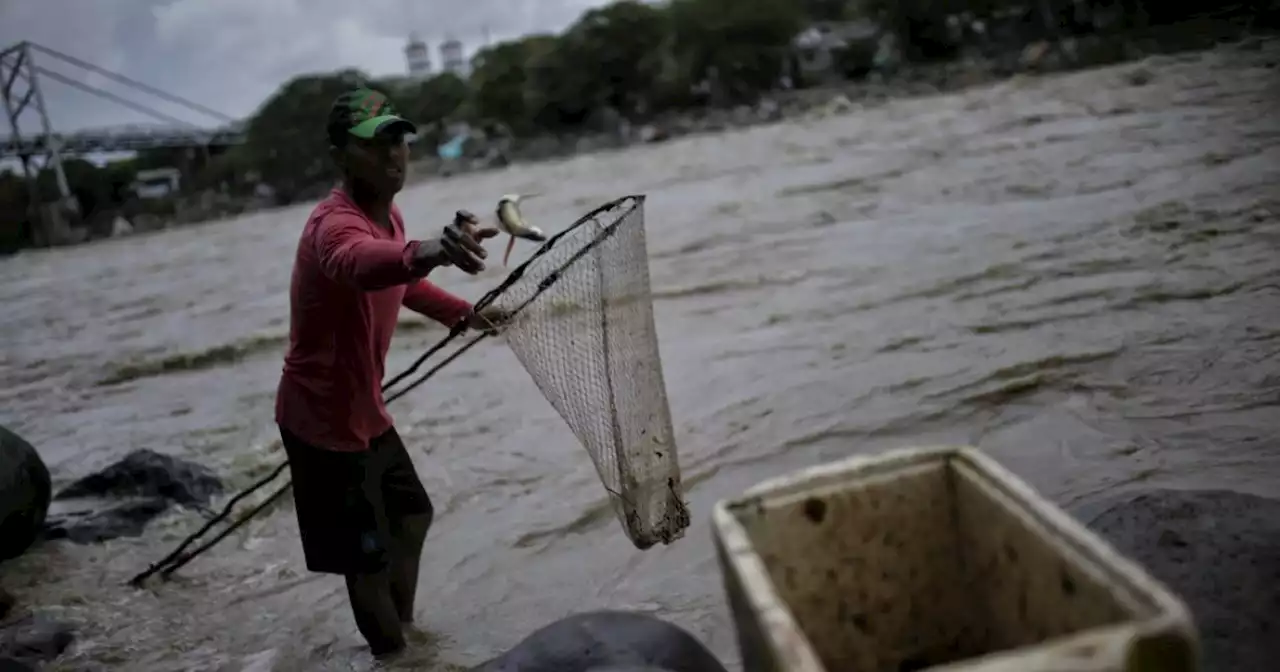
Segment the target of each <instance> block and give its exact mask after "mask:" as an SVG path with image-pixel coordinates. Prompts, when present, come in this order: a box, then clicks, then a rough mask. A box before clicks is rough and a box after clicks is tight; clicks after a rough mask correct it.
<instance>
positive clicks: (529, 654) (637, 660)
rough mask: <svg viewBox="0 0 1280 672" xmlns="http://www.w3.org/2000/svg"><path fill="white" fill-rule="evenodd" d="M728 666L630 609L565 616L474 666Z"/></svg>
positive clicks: (717, 671) (635, 671)
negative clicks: (628, 610) (491, 658)
mask: <svg viewBox="0 0 1280 672" xmlns="http://www.w3.org/2000/svg"><path fill="white" fill-rule="evenodd" d="M641 670H650V671H663V672H726V670H725V667H724V665H723V664H721V663H720V661H719V660H717V659H716V657H715V655H714V654H712V653H711V652H710V651H709V650H707V648H706V647H705V646H703V645H702V643H701V642H699V641H698V640H697V638H695V637H694V636H693V635H691V634H689V633H688V632H687V631H685V630H684V629H683V628H680V627H679V626H676V625H674V624H672V623H668V622H666V621H664V620H662V619H660V618H657V617H654V616H648V615H645V614H638V613H633V612H626V611H588V612H584V613H580V614H572V615H570V616H566V617H564V618H562V619H560V620H558V621H555V622H554V623H551V624H550V625H547V626H546V627H543V628H541V629H539V630H537V631H535V632H534V633H533V634H531V635H529V636H528V637H525V638H524V639H523V640H521V641H520V643H519V644H516V645H515V647H513V648H512V649H511V650H510V651H508V652H507V653H505V654H503V655H501V656H499V657H497V658H495V659H493V660H491V661H489V662H487V663H485V664H483V665H481V666H480V667H477V668H475V669H474V670H473V672H624V671H626V672H640V671H641Z"/></svg>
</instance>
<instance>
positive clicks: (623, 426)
mask: <svg viewBox="0 0 1280 672" xmlns="http://www.w3.org/2000/svg"><path fill="white" fill-rule="evenodd" d="M493 303H494V305H497V306H498V307H500V308H503V309H504V310H506V311H509V312H510V313H513V314H514V317H513V318H512V320H511V321H510V323H509V324H508V325H506V326H505V327H504V328H503V335H504V336H505V337H506V341H507V343H508V345H509V346H510V347H511V350H512V351H513V352H514V353H515V355H516V358H517V359H519V360H520V363H521V364H522V365H524V368H525V370H526V371H528V372H529V375H530V376H531V377H532V378H533V382H534V383H535V384H536V385H537V386H538V389H540V390H541V391H542V393H543V395H544V396H546V398H547V400H548V401H550V402H551V405H552V407H554V408H555V409H556V411H557V412H558V413H559V414H560V416H561V417H563V418H564V420H565V422H566V423H567V424H568V425H569V428H570V429H571V430H572V431H573V433H574V435H575V436H576V437H577V439H578V441H579V442H581V444H582V445H583V447H584V448H586V450H587V453H588V454H589V455H590V456H591V460H592V462H594V463H595V467H596V472H597V473H598V474H599V476H600V480H601V481H602V482H603V483H604V486H605V489H606V490H607V491H608V493H609V497H610V499H611V500H612V504H613V508H614V512H615V513H616V514H617V516H618V520H619V521H620V522H621V523H622V526H623V528H624V529H625V530H626V533H627V536H628V537H630V538H631V541H632V543H634V544H635V545H636V547H637V548H642V549H643V548H648V547H650V546H652V545H654V544H655V543H657V542H659V541H661V542H663V543H671V542H672V541H674V540H675V539H678V538H680V537H681V536H683V534H684V530H685V528H687V527H688V526H689V513H688V510H687V509H686V508H685V506H684V502H683V497H682V491H681V485H680V465H679V461H678V459H677V455H676V445H675V436H674V431H673V430H672V425H671V411H670V408H669V407H668V405H667V393H666V384H665V382H664V381H663V377H662V362H661V360H660V358H659V355H658V335H657V332H656V330H655V329H654V322H653V302H652V297H651V294H650V289H649V255H648V247H647V245H646V243H645V230H644V197H643V196H628V197H625V198H622V199H619V200H616V201H613V202H611V203H608V204H606V205H604V206H601V207H600V208H597V209H596V210H594V211H592V212H591V213H589V214H587V215H586V216H584V217H583V218H582V219H580V220H578V221H577V222H576V223H574V224H573V225H572V226H571V227H569V228H568V229H566V230H565V231H564V232H562V233H560V234H558V235H556V236H554V237H553V238H551V239H550V240H548V241H547V242H546V243H544V244H543V245H542V247H541V248H539V250H538V251H537V252H535V253H534V256H533V257H532V258H531V259H530V260H529V261H527V262H525V263H524V264H522V265H521V267H520V268H518V269H517V270H516V271H515V272H513V274H512V277H511V278H510V279H509V284H507V285H506V287H505V288H503V289H502V291H500V292H498V293H496V294H495V296H494V300H493Z"/></svg>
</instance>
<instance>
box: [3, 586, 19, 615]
mask: <svg viewBox="0 0 1280 672" xmlns="http://www.w3.org/2000/svg"><path fill="white" fill-rule="evenodd" d="M16 602H17V600H16V599H14V597H13V595H12V594H10V593H9V591H7V590H5V589H4V588H0V620H4V617H5V616H8V615H9V612H10V611H12V610H13V605H14V604H15V603H16Z"/></svg>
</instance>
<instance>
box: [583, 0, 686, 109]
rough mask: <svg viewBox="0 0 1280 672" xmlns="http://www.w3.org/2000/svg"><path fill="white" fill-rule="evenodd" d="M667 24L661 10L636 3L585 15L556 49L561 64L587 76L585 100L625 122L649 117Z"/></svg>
mask: <svg viewBox="0 0 1280 672" xmlns="http://www.w3.org/2000/svg"><path fill="white" fill-rule="evenodd" d="M668 18H669V17H668V15H667V13H666V12H665V11H664V10H663V9H659V8H657V7H655V6H653V5H649V4H645V3H642V2H637V1H636V0H621V1H620V2H615V3H613V4H611V5H606V6H604V7H600V8H596V9H592V10H589V11H587V12H586V13H585V14H583V15H582V18H580V19H578V21H577V23H575V24H574V25H573V26H571V27H570V28H569V29H568V30H567V31H566V32H565V34H564V35H563V36H561V38H560V45H559V47H560V49H561V54H562V58H567V59H568V62H569V63H570V64H572V66H573V67H574V68H575V69H576V70H577V71H579V72H580V73H581V74H583V75H585V80H586V81H585V86H584V88H585V89H586V90H585V91H584V92H583V93H584V96H585V97H586V98H587V99H588V100H589V101H590V102H592V103H596V104H603V105H608V106H610V107H612V108H614V109H616V110H618V111H619V112H621V113H622V114H623V115H626V116H632V117H634V116H636V115H639V114H641V113H643V112H645V111H647V110H648V108H650V107H651V106H652V102H653V98H654V89H655V87H656V86H657V84H658V82H659V79H660V78H661V76H662V74H663V73H662V70H663V66H664V64H665V63H664V61H665V58H664V57H665V55H666V50H667V49H668V48H669V46H670V36H671V25H670V22H669V21H668ZM587 64H590V66H589V67H588V65H587Z"/></svg>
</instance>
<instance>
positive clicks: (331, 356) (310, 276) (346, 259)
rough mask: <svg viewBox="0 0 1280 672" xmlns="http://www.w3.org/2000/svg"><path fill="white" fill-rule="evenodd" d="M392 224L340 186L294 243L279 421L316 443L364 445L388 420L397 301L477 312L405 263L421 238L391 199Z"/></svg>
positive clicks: (429, 310) (431, 312)
mask: <svg viewBox="0 0 1280 672" xmlns="http://www.w3.org/2000/svg"><path fill="white" fill-rule="evenodd" d="M391 221H392V229H393V230H391V231H388V230H386V229H385V228H383V227H381V226H378V225H377V224H375V223H374V222H373V221H372V220H370V219H369V217H368V216H366V215H365V214H364V212H363V211H361V210H360V208H359V207H357V206H356V204H355V203H354V202H352V201H351V199H350V198H349V197H348V196H347V195H346V194H345V193H344V192H343V191H342V190H341V189H335V190H333V192H332V193H330V195H329V197H328V198H326V199H325V200H324V201H322V202H321V203H320V204H319V205H318V206H316V208H315V210H313V211H312V213H311V217H310V219H309V220H308V221H307V225H306V227H305V228H304V229H303V230H302V237H301V239H300V240H299V241H298V251H297V256H296V258H295V260H294V265H293V280H292V282H291V284H290V288H289V311H290V315H289V317H290V321H289V350H288V352H287V353H286V354H285V358H284V372H283V374H282V375H281V376H280V386H279V388H278V390H277V392H276V422H277V423H278V424H279V425H280V426H281V427H283V428H284V429H286V430H288V431H289V432H290V433H292V434H294V435H295V436H297V437H298V438H300V439H302V440H304V441H306V442H307V443H310V444H311V445H314V446H317V447H321V448H327V449H331V450H342V451H360V450H368V448H369V439H371V438H373V437H375V436H378V435H379V434H381V433H383V432H385V431H386V430H387V429H389V428H390V427H391V416H390V415H388V414H387V409H386V406H385V405H384V404H383V401H382V389H381V388H382V378H383V375H384V373H385V371H384V369H385V363H386V357H387V350H388V349H389V348H390V346H391V335H392V334H393V333H394V332H395V328H396V318H397V315H398V314H399V312H400V306H401V305H403V306H404V307H406V308H409V309H410V310H413V311H415V312H418V313H421V314H423V315H426V316H427V317H429V318H431V319H434V320H436V321H438V322H440V323H442V324H445V325H446V326H453V325H455V324H457V323H458V320H460V319H463V318H464V317H466V316H467V315H468V314H469V313H470V311H471V304H470V303H468V302H467V301H465V300H463V299H461V298H458V297H456V296H454V295H452V294H450V293H449V292H446V291H444V290H443V289H440V288H439V287H437V286H435V285H433V284H431V283H430V282H428V281H427V280H425V279H424V278H421V277H419V276H421V275H422V274H421V273H420V272H415V271H414V270H413V268H412V267H411V266H410V264H409V259H410V258H411V257H412V255H413V253H414V250H416V249H417V246H418V243H417V241H410V242H406V241H405V237H404V221H403V219H402V218H401V216H400V211H399V209H398V208H396V207H395V206H392V210H391Z"/></svg>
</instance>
